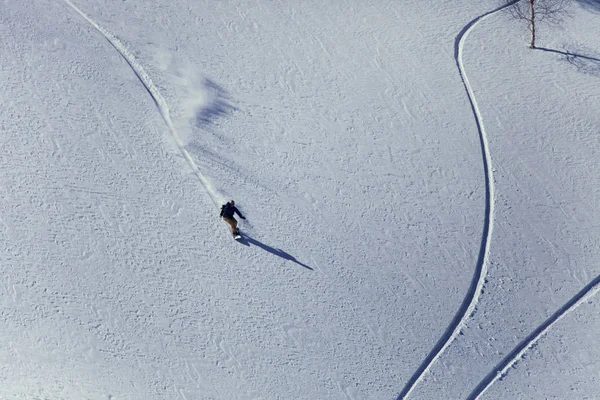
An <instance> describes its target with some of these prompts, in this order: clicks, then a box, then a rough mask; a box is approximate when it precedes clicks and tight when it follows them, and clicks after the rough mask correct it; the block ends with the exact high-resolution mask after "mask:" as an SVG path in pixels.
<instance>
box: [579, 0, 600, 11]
mask: <svg viewBox="0 0 600 400" xmlns="http://www.w3.org/2000/svg"><path fill="white" fill-rule="evenodd" d="M577 3H579V4H581V6H582V7H583V8H585V9H587V10H591V11H595V12H600V0H577Z"/></svg>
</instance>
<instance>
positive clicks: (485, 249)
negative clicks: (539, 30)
mask: <svg viewBox="0 0 600 400" xmlns="http://www.w3.org/2000/svg"><path fill="white" fill-rule="evenodd" d="M511 4H512V3H511ZM508 6H509V5H504V6H501V7H498V8H496V9H494V10H492V11H489V12H487V13H485V14H483V15H480V16H479V17H477V18H475V19H473V20H472V21H471V22H469V23H468V24H467V25H465V27H464V28H463V29H462V30H461V31H460V32H459V33H458V35H456V39H455V41H454V59H455V62H456V66H457V67H458V72H459V74H460V78H461V80H462V82H463V85H464V87H465V91H466V92H467V97H468V98H469V103H470V104H471V111H472V112H473V116H474V117H475V124H476V125H477V131H478V133H479V141H480V145H481V153H482V158H483V168H484V178H485V217H484V221H483V233H482V238H481V245H480V247H479V256H478V258H477V264H476V266H475V272H474V274H473V278H472V279H471V284H470V286H469V290H468V291H467V294H466V295H465V297H464V299H463V302H462V304H461V305H460V308H459V309H458V311H457V312H456V314H455V315H454V318H453V319H452V321H451V322H450V325H449V326H448V328H446V330H445V331H444V333H443V334H442V336H441V337H440V339H439V340H438V342H437V343H436V344H435V346H434V347H433V349H432V350H431V351H430V352H429V354H428V355H427V357H425V360H423V362H422V363H421V365H420V366H419V368H418V369H417V370H416V372H415V373H414V374H413V375H412V376H411V377H410V379H409V380H408V382H407V383H406V385H405V386H404V388H403V389H402V392H400V395H399V396H398V400H402V399H406V398H407V397H408V396H409V395H410V394H411V392H412V391H413V389H414V388H415V387H416V386H417V384H418V383H419V382H420V381H421V380H422V379H423V377H424V376H425V374H427V373H428V372H429V371H430V370H431V367H432V366H433V364H434V363H435V362H436V361H437V360H438V359H439V358H440V357H441V355H442V354H443V353H444V351H445V350H446V349H447V348H448V346H450V344H451V343H452V342H453V341H454V339H456V337H457V336H458V335H459V333H460V331H461V329H462V328H463V327H464V326H465V324H466V322H467V320H468V319H469V317H470V315H472V314H473V312H474V311H475V307H476V305H477V303H478V302H479V297H480V296H481V291H482V289H483V284H484V282H485V277H486V275H487V271H488V259H489V253H490V244H491V240H492V231H493V227H494V176H493V169H492V157H491V155H490V150H489V145H488V138H487V133H486V131H485V127H484V125H483V118H482V117H481V112H480V111H479V106H478V105H477V101H476V100H475V95H474V94H473V89H472V87H471V84H470V83H469V78H468V77H467V74H466V72H465V69H464V66H463V60H462V55H463V48H464V43H465V40H466V38H467V36H468V35H469V33H470V32H471V30H472V29H473V28H474V27H475V26H476V25H477V24H478V23H479V22H481V21H482V20H484V19H485V18H487V17H488V16H490V15H492V14H494V13H496V12H498V11H500V10H502V9H504V8H506V7H508Z"/></svg>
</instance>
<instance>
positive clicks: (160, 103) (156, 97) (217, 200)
mask: <svg viewBox="0 0 600 400" xmlns="http://www.w3.org/2000/svg"><path fill="white" fill-rule="evenodd" d="M63 1H64V2H65V3H67V5H69V7H71V8H72V9H73V10H75V11H76V12H77V13H78V14H79V15H80V16H81V17H82V18H83V19H85V20H86V21H87V22H89V23H90V25H92V26H93V27H94V28H96V30H97V31H98V32H100V33H101V34H102V36H104V38H105V39H106V40H107V41H108V42H109V43H110V44H111V45H112V46H113V47H114V48H115V50H117V51H118V52H119V54H120V55H121V57H123V59H124V60H125V61H126V62H127V64H128V65H129V67H130V68H131V69H132V70H133V72H134V73H135V75H136V76H137V77H138V79H139V80H140V82H141V83H142V85H144V87H145V88H146V90H147V91H148V94H150V96H151V97H152V100H153V101H154V103H155V104H156V107H157V108H158V111H159V112H160V115H161V116H162V118H163V120H164V121H165V123H166V124H167V127H168V128H169V132H170V133H171V136H172V137H173V139H174V140H175V143H176V144H177V147H178V149H179V151H180V152H181V155H182V156H183V157H184V158H185V159H186V161H187V162H188V164H189V166H190V167H191V168H192V170H193V171H194V173H195V174H196V176H197V177H198V179H199V180H200V183H201V184H202V186H203V187H204V189H205V191H206V193H207V194H208V195H209V196H210V198H211V200H212V202H213V203H214V205H215V206H216V207H219V204H221V203H222V201H221V200H222V196H220V195H219V192H218V190H217V189H216V188H215V187H214V185H213V184H212V182H211V181H210V180H208V179H207V178H206V177H205V176H204V175H203V174H202V172H201V171H200V169H199V168H198V165H197V164H196V163H195V162H194V159H193V158H192V156H191V155H190V154H189V153H188V151H187V150H186V149H185V146H184V144H183V141H182V140H181V138H180V137H179V135H178V133H177V130H176V129H175V126H174V125H173V122H172V121H171V116H170V111H169V106H168V105H167V102H166V101H165V100H164V98H163V97H162V95H161V94H160V91H159V90H158V88H157V87H156V85H155V84H154V82H153V81H152V79H151V78H150V76H149V75H148V73H146V71H145V70H144V68H143V67H142V66H141V64H140V63H139V62H138V61H137V59H136V58H135V56H134V55H133V54H131V52H130V51H129V50H128V49H127V47H126V46H125V45H124V44H123V43H122V42H121V41H120V40H119V39H118V38H117V37H116V36H115V35H113V34H111V33H110V32H108V31H107V30H106V29H104V28H103V27H101V26H100V25H99V24H98V23H97V22H96V21H94V20H93V19H91V18H90V17H89V16H87V14H85V13H84V12H83V11H81V10H80V9H79V8H78V7H77V6H75V5H74V4H73V3H71V1H69V0H63Z"/></svg>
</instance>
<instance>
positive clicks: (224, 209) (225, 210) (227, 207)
mask: <svg viewBox="0 0 600 400" xmlns="http://www.w3.org/2000/svg"><path fill="white" fill-rule="evenodd" d="M234 213H235V214H237V215H239V216H240V218H241V219H246V217H244V216H243V215H242V213H240V210H238V209H237V207H236V206H234V205H231V203H227V204H223V205H222V206H221V217H223V218H233V214H234Z"/></svg>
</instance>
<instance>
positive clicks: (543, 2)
mask: <svg viewBox="0 0 600 400" xmlns="http://www.w3.org/2000/svg"><path fill="white" fill-rule="evenodd" d="M504 1H505V2H506V4H507V5H508V6H509V7H508V10H509V12H510V13H511V15H512V16H513V17H515V18H517V19H520V20H524V21H526V22H527V24H528V25H529V31H530V32H531V42H530V45H529V47H530V48H532V49H535V40H536V37H537V26H538V23H540V22H547V23H550V24H558V23H560V22H561V21H562V18H563V17H564V16H565V15H567V5H568V3H570V0H517V1H515V0H504Z"/></svg>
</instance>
